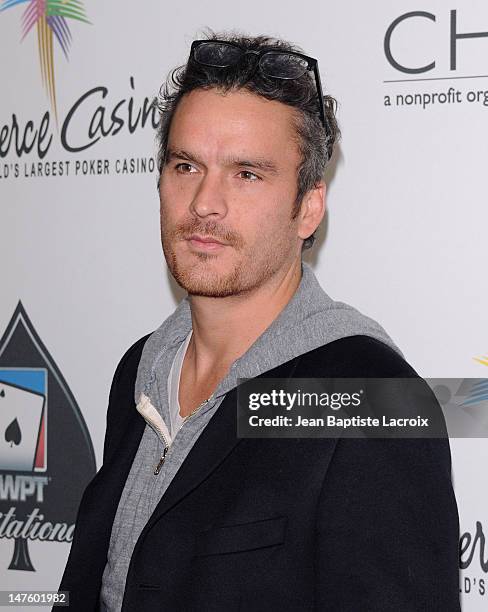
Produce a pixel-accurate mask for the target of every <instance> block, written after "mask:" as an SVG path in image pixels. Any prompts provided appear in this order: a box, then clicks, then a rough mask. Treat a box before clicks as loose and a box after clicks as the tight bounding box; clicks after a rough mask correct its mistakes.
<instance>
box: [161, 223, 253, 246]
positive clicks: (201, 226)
mask: <svg viewBox="0 0 488 612" xmlns="http://www.w3.org/2000/svg"><path fill="white" fill-rule="evenodd" d="M172 234H173V236H174V237H175V238H177V239H179V240H188V238H189V237H190V236H191V235H193V234H200V235H201V236H207V237H209V238H215V239H216V240H220V241H221V242H224V243H226V244H228V245H229V246H232V247H234V248H235V249H242V248H243V246H244V240H243V238H242V236H241V235H240V234H239V233H238V232H236V231H234V230H231V229H230V228H228V227H225V226H224V225H221V224H220V223H218V222H217V221H205V222H203V223H202V221H200V220H199V219H189V220H188V221H183V222H182V223H179V224H178V225H177V226H176V227H175V228H174V230H173V232H172Z"/></svg>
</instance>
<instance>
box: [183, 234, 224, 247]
mask: <svg viewBox="0 0 488 612" xmlns="http://www.w3.org/2000/svg"><path fill="white" fill-rule="evenodd" d="M187 241H188V242H189V243H190V245H191V246H192V247H194V248H196V249H200V250H205V251H210V250H217V249H220V248H222V247H224V246H227V245H226V243H224V242H221V241H220V240H218V239H217V238H214V237H213V236H201V235H200V234H192V235H191V236H189V237H188V238H187Z"/></svg>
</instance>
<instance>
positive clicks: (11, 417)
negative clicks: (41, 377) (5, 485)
mask: <svg viewBox="0 0 488 612" xmlns="http://www.w3.org/2000/svg"><path fill="white" fill-rule="evenodd" d="M44 402H45V397H44V395H42V394H41V393H35V392H34V391H29V390H27V389H22V388H20V387H16V386H15V385H11V384H8V383H4V382H0V470H4V471H33V469H34V464H35V460H36V451H37V447H38V442H39V441H40V432H41V424H42V421H41V419H42V416H43V408H44Z"/></svg>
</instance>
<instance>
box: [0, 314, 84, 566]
mask: <svg viewBox="0 0 488 612" xmlns="http://www.w3.org/2000/svg"><path fill="white" fill-rule="evenodd" d="M95 471H96V466H95V455H94V452H93V445H92V442H91V439H90V435H89V432H88V429H87V427H86V424H85V421H84V419H83V416H82V414H81V412H80V409H79V408H78V406H77V404H76V401H75V399H74V397H73V395H72V393H71V391H70V390H69V388H68V386H67V384H66V381H65V380H64V378H63V376H62V374H61V372H60V371H59V369H58V367H57V366H56V364H55V363H54V361H53V359H52V357H51V356H50V355H49V353H48V351H47V349H46V347H45V346H44V344H43V343H42V342H41V340H40V338H39V336H38V335H37V333H36V331H35V329H34V327H33V326H32V323H31V322H30V320H29V318H28V317H27V314H26V312H25V310H24V308H23V307H22V304H21V303H20V302H19V304H18V306H17V308H16V310H15V312H14V314H13V316H12V319H11V320H10V323H9V324H8V326H7V329H6V331H5V333H4V335H3V337H2V339H1V340H0V538H5V539H13V540H14V549H13V555H12V561H11V563H10V565H9V569H16V570H30V571H34V567H33V565H32V562H31V560H30V555H29V550H28V540H40V541H48V542H70V541H71V540H72V538H73V531H74V522H75V520H76V513H77V510H78V505H79V502H80V499H81V496H82V494H83V491H84V489H85V487H86V485H87V483H88V481H89V480H91V478H92V477H93V475H94V473H95Z"/></svg>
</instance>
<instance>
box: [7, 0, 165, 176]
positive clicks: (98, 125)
mask: <svg viewBox="0 0 488 612" xmlns="http://www.w3.org/2000/svg"><path fill="white" fill-rule="evenodd" d="M20 4H22V5H24V4H25V5H26V6H25V9H24V11H23V13H22V16H21V40H24V39H25V38H26V37H27V36H32V34H33V32H34V31H36V33H37V42H38V54H39V63H40V71H41V77H42V82H43V85H44V88H45V89H46V92H47V96H48V99H49V104H50V109H49V110H45V109H44V108H41V107H40V105H39V106H37V108H36V106H34V107H33V108H32V110H31V111H29V113H30V116H27V117H22V116H18V113H17V112H16V110H15V109H14V110H13V112H11V113H9V116H8V118H7V119H6V120H3V119H2V118H1V117H0V161H2V163H1V164H0V179H12V178H21V179H24V178H31V177H47V176H71V175H74V176H77V175H80V176H81V175H83V176H85V175H88V174H90V175H92V174H93V175H95V174H96V175H99V174H111V173H112V172H115V173H116V174H139V173H152V172H153V171H154V170H155V160H154V157H152V156H147V151H145V153H144V155H143V156H142V157H136V156H134V152H133V150H131V156H130V157H125V156H124V157H121V158H117V159H115V160H107V159H106V158H94V159H93V158H91V159H79V158H78V159H76V160H71V159H69V158H65V159H56V160H52V161H51V160H49V159H48V154H49V153H50V151H51V148H52V145H53V144H54V143H58V144H59V145H60V147H61V150H62V152H65V153H66V152H67V153H70V154H71V153H76V154H79V153H81V152H84V151H87V150H88V149H91V148H92V147H94V146H95V145H96V144H97V143H99V142H102V141H104V140H105V139H107V138H111V137H113V136H116V135H117V134H120V133H121V134H125V135H126V136H127V135H128V136H130V135H132V134H134V133H135V132H136V131H139V130H142V129H144V128H145V127H146V126H147V127H149V128H152V129H153V130H155V129H156V128H157V127H158V125H159V111H158V108H157V105H156V97H155V96H152V97H149V96H141V95H139V94H138V93H137V91H136V82H135V77H134V76H133V75H127V81H128V86H127V91H126V92H125V94H124V95H123V96H122V98H120V96H117V98H116V99H115V98H113V97H112V96H111V92H110V87H109V86H108V85H107V84H103V81H102V83H97V84H95V85H94V86H93V87H90V88H89V89H88V90H86V91H82V92H75V98H74V99H73V101H72V102H71V103H70V104H69V105H68V107H67V108H66V109H59V108H58V105H57V101H56V78H55V77H56V75H55V56H56V55H61V54H63V55H64V56H65V58H66V59H68V54H69V51H70V48H71V45H72V42H73V35H72V31H71V29H74V27H73V25H74V24H75V23H81V24H90V25H91V21H89V20H88V17H87V13H86V11H85V8H84V5H83V2H81V1H80V0H0V14H3V15H5V14H7V12H8V9H14V8H15V7H17V5H20ZM83 31H84V32H86V29H84V30H83ZM81 42H83V41H81ZM84 44H88V45H89V44H90V42H89V41H88V42H87V41H85V42H84ZM58 77H59V74H58ZM111 77H112V74H110V76H109V78H111ZM103 79H104V80H105V77H103ZM118 85H119V84H118V83H117V86H118ZM39 111H40V115H38V114H37V113H38V112H39ZM29 156H31V157H34V156H35V157H37V161H33V160H26V159H25V158H26V157H29ZM45 158H46V161H43V162H42V163H40V162H39V161H38V160H44V159H45Z"/></svg>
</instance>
